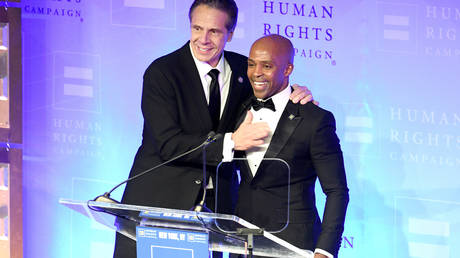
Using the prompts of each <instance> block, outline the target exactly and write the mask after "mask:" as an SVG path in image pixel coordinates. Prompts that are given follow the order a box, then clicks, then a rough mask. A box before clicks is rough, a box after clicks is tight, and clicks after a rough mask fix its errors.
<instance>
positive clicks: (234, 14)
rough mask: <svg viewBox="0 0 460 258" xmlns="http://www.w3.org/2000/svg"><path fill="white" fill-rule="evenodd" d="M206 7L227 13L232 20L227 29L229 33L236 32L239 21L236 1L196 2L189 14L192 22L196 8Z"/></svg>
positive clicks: (228, 22) (196, 0)
mask: <svg viewBox="0 0 460 258" xmlns="http://www.w3.org/2000/svg"><path fill="white" fill-rule="evenodd" d="M200 5H206V6H208V7H211V8H214V9H217V10H220V11H222V12H225V13H226V14H227V15H228V17H229V18H230V19H229V20H228V21H227V24H226V25H225V27H226V28H227V30H228V31H229V32H231V31H234V30H235V27H236V21H237V19H238V7H237V6H236V3H235V1H234V0H195V1H193V4H192V6H190V10H189V12H188V18H189V19H190V21H192V12H193V10H195V8H196V7H198V6H200Z"/></svg>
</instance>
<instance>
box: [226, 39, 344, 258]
mask: <svg viewBox="0 0 460 258" xmlns="http://www.w3.org/2000/svg"><path fill="white" fill-rule="evenodd" d="M293 58H294V48H293V46H292V43H291V42H290V41H289V40H288V39H287V38H284V37H282V36H279V35H268V36H265V37H262V38H260V39H258V40H257V41H255V42H254V44H253V45H252V47H251V51H250V54H249V59H248V69H247V75H248V78H249V81H250V83H251V85H252V89H253V92H254V98H252V99H251V100H249V101H247V102H246V103H245V105H244V106H245V107H248V108H245V109H244V110H241V118H240V121H243V122H242V123H240V125H239V126H237V127H238V129H237V130H236V131H235V132H234V134H233V135H232V140H233V144H234V150H235V155H236V157H245V158H247V162H246V161H244V162H240V163H239V169H240V172H241V182H240V186H239V191H238V201H237V206H236V215H238V216H239V217H241V218H243V219H245V220H247V221H249V222H251V223H253V224H255V225H257V226H259V227H263V228H266V229H270V228H271V229H274V228H278V229H281V228H282V227H283V226H284V224H285V223H284V224H283V222H282V221H280V219H279V217H280V211H281V213H282V210H283V209H284V213H285V214H286V213H287V212H286V210H287V208H286V207H287V204H286V200H287V191H286V189H287V182H288V180H287V179H286V177H287V176H286V174H285V173H280V172H279V171H282V169H283V168H281V167H280V165H279V163H274V162H269V161H266V160H262V159H263V158H279V159H283V160H284V161H286V162H287V163H288V164H289V166H290V181H289V182H290V184H289V186H290V201H289V224H288V225H287V227H286V228H285V229H284V230H283V231H282V232H280V233H277V234H275V235H277V236H278V237H280V238H282V239H284V240H286V241H287V242H289V243H291V244H293V245H295V246H297V247H299V248H302V249H308V250H312V251H314V252H315V256H314V257H315V258H323V257H337V254H338V250H339V247H340V243H341V237H342V233H343V230H344V221H345V213H346V209H347V205H348V200H349V197H348V187H347V180H346V176H345V169H344V163H343V156H342V151H341V149H340V144H339V139H338V137H337V135H336V133H335V120H334V116H333V115H332V113H331V112H329V111H327V110H324V109H322V108H320V107H318V106H316V105H314V104H312V103H308V104H306V105H299V104H295V103H292V102H291V101H289V95H290V94H291V91H292V89H291V87H290V86H289V76H290V75H291V73H292V72H293V70H294V65H293ZM253 121H257V123H266V126H268V127H269V128H270V129H269V131H270V133H269V136H268V137H266V138H265V139H261V140H260V142H259V143H260V144H261V145H259V146H255V147H254V142H250V141H247V140H245V139H250V138H251V137H248V134H251V131H250V130H249V129H248V128H250V126H251V125H253V124H254V123H255V122H253ZM259 143H258V144H259ZM317 179H319V182H320V184H321V188H322V190H323V192H324V194H325V195H326V204H325V208H324V214H323V219H322V220H321V219H320V217H319V214H318V211H317V208H316V204H315V182H316V180H317ZM283 182H284V183H283Z"/></svg>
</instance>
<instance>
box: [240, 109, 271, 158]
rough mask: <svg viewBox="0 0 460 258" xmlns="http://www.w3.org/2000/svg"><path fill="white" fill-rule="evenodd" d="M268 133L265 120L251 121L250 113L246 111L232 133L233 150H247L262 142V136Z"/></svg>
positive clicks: (268, 128)
mask: <svg viewBox="0 0 460 258" xmlns="http://www.w3.org/2000/svg"><path fill="white" fill-rule="evenodd" d="M269 133H270V127H269V126H268V124H267V123H265V122H258V123H252V113H251V111H248V113H247V114H246V117H245V118H244V121H243V123H241V125H240V127H238V129H236V132H234V133H233V134H232V140H233V142H234V143H235V147H234V149H235V150H248V149H250V148H252V147H254V146H258V145H262V144H264V138H265V137H267V136H268V135H269Z"/></svg>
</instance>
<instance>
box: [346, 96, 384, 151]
mask: <svg viewBox="0 0 460 258" xmlns="http://www.w3.org/2000/svg"><path fill="white" fill-rule="evenodd" d="M344 106H345V107H344V110H346V113H345V123H344V124H345V127H344V129H343V130H344V136H343V137H342V145H343V148H344V152H346V153H348V154H352V155H361V156H368V155H371V156H374V155H377V156H378V155H379V154H380V153H379V146H380V142H379V140H378V139H379V133H378V131H379V127H378V126H377V125H376V120H377V119H376V118H377V117H378V114H377V113H378V110H379V109H378V108H376V107H373V106H370V105H368V104H367V103H355V104H344Z"/></svg>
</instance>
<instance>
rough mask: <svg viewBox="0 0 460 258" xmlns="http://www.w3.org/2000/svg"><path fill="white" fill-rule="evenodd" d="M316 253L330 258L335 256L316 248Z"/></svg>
mask: <svg viewBox="0 0 460 258" xmlns="http://www.w3.org/2000/svg"><path fill="white" fill-rule="evenodd" d="M315 253H319V254H322V255H326V256H327V257H329V258H334V256H333V255H332V254H330V253H329V252H328V251H324V250H323V249H320V248H316V249H315Z"/></svg>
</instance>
